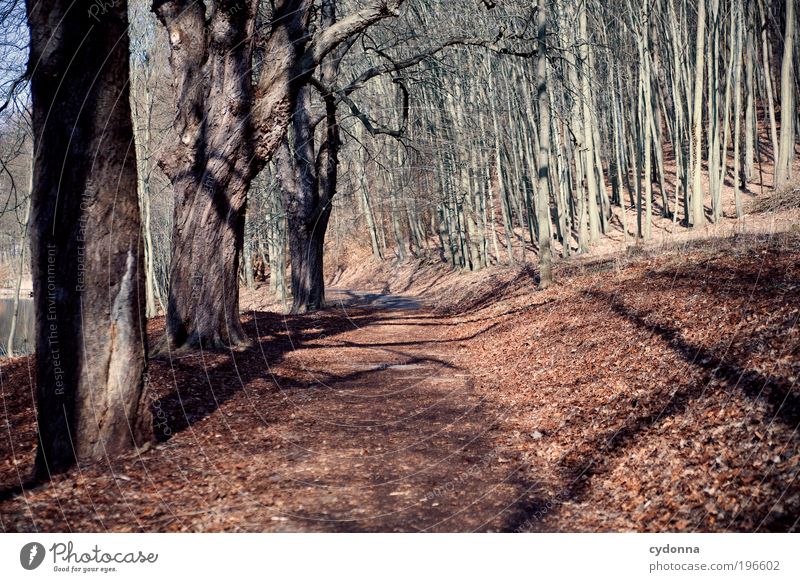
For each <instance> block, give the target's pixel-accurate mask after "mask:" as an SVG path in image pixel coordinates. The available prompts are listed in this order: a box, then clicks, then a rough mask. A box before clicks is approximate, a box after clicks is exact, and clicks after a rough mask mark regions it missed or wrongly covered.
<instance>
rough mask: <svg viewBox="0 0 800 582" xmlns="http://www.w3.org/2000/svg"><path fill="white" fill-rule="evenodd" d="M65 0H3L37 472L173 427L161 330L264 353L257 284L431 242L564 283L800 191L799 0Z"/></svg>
mask: <svg viewBox="0 0 800 582" xmlns="http://www.w3.org/2000/svg"><path fill="white" fill-rule="evenodd" d="M51 4H52V6H48V7H46V8H45V7H42V6H44V5H42V6H39V5H35V6H34V5H31V6H29V7H28V13H27V14H26V8H25V6H24V5H23V3H22V2H19V1H15V0H3V1H2V3H0V23H2V28H1V29H0V30H2V37H0V51H2V57H3V68H2V70H0V85H1V86H2V95H1V96H2V98H3V99H2V105H0V107H2V111H0V187H2V190H1V191H2V193H3V200H2V203H3V205H4V206H3V208H2V216H0V230H1V231H2V232H0V236H1V237H2V239H0V275H2V277H0V278H2V280H3V286H4V288H5V289H4V294H3V296H2V300H3V301H4V303H3V304H2V305H3V313H2V314H0V315H2V317H0V320H1V321H0V324H1V325H0V334H2V335H3V340H2V342H0V343H2V344H3V345H4V346H5V348H4V351H5V352H6V353H7V354H8V355H13V353H14V352H15V351H16V352H17V353H31V352H32V351H33V349H32V348H33V344H34V343H35V344H36V345H37V346H39V349H37V350H36V353H35V355H34V356H33V357H34V358H35V360H36V368H37V371H36V377H37V378H38V380H37V382H38V388H37V402H36V406H37V407H38V415H39V416H38V418H39V420H38V426H39V431H40V432H39V437H38V443H39V448H38V453H37V459H36V462H35V465H36V471H35V473H36V475H37V478H43V477H45V476H50V475H52V474H55V473H58V472H61V471H65V470H69V468H70V467H71V466H72V465H73V464H74V463H75V462H76V461H83V460H87V461H88V460H96V459H99V458H105V457H113V456H115V454H116V453H120V454H123V453H125V452H126V451H129V450H142V448H143V447H149V446H150V445H149V444H148V443H150V442H151V441H152V439H153V434H152V432H153V430H152V427H153V424H154V422H157V421H158V416H157V411H156V410H154V409H153V408H152V401H151V399H150V398H149V397H148V395H147V391H148V388H147V382H146V381H145V378H146V374H145V370H146V367H147V361H148V358H155V359H154V360H153V361H156V362H157V361H158V358H163V357H165V354H167V355H169V357H172V356H173V355H178V356H180V357H183V356H184V355H186V357H192V354H196V353H197V352H198V351H200V352H201V353H203V352H204V351H205V350H211V351H212V352H213V351H215V350H223V351H224V350H230V351H231V353H232V354H235V353H240V352H244V353H247V351H248V350H250V349H253V346H254V343H253V342H254V340H253V339H252V330H251V329H250V327H248V324H247V323H243V320H242V318H241V317H240V311H241V307H243V306H244V305H243V304H244V303H247V305H251V304H253V303H254V302H255V303H256V304H259V305H269V306H270V307H269V308H270V309H278V310H280V311H282V312H284V313H290V314H292V315H293V316H294V315H297V316H303V315H304V314H308V317H312V318H313V317H317V316H316V315H314V314H316V313H318V312H320V311H324V310H325V309H326V308H328V307H330V306H331V305H332V303H331V297H326V283H327V284H330V283H331V282H335V285H336V287H337V288H339V289H341V286H342V285H343V284H344V282H346V281H350V282H352V281H356V280H359V279H358V277H359V274H358V271H359V270H361V271H363V272H362V275H363V273H364V272H365V273H372V274H373V275H374V274H375V273H378V272H394V271H396V272H401V271H402V270H403V269H404V268H406V266H407V265H409V264H413V265H415V266H416V267H424V268H428V267H435V268H439V269H443V270H444V272H448V273H449V272H452V273H457V274H458V273H460V274H462V275H463V276H464V277H467V274H468V273H476V272H480V271H482V270H484V269H487V268H489V267H503V268H510V269H512V270H520V269H521V270H522V272H527V273H529V275H530V276H529V281H528V282H529V285H530V288H531V289H535V288H538V289H541V290H545V289H547V288H548V287H549V286H551V285H552V284H553V283H554V282H555V283H559V281H558V273H559V272H564V271H563V269H565V268H568V267H567V265H570V264H572V263H575V264H577V265H582V264H585V263H586V261H587V260H588V261H591V257H592V256H597V257H601V256H604V255H606V254H608V253H615V252H623V253H624V252H625V251H626V249H628V251H627V252H629V253H630V252H634V253H635V252H636V249H639V248H640V247H642V248H650V247H652V245H651V244H650V243H651V242H652V243H659V242H661V243H666V242H667V241H670V240H686V239H688V238H693V239H702V238H703V237H706V236H709V233H710V232H712V231H713V229H714V228H715V227H720V226H723V227H724V226H725V225H729V228H731V229H733V230H735V229H737V228H740V229H741V230H742V231H744V226H743V225H744V224H745V220H747V219H748V218H749V216H748V215H753V214H761V213H762V212H763V210H764V209H772V210H789V211H790V212H789V215H787V216H788V219H787V220H788V222H789V223H791V221H792V220H793V219H792V218H791V217H792V216H793V215H792V214H791V211H792V209H793V208H794V207H795V206H796V198H797V196H798V195H797V191H798V179H797V175H798V171H800V166H799V165H798V161H797V144H798V127H800V110H799V109H798V107H797V95H798V90H800V75H799V73H798V68H800V67H798V64H797V62H798V56H797V55H798V50H797V41H798V39H797V36H798V32H797V30H798V27H797V20H798V16H797V11H796V8H795V2H794V0H786V1H774V0H773V1H770V0H757V1H752V0H730V1H722V0H697V1H695V0H643V1H642V2H634V1H631V0H625V1H622V0H613V1H591V0H564V1H559V2H552V3H549V2H544V1H542V0H539V1H538V2H530V1H518V0H509V1H499V2H491V1H487V0H481V1H479V0H456V1H444V0H441V1H438V0H431V1H424V0H406V1H403V0H381V1H375V2H370V1H367V0H343V1H336V0H319V1H312V0H279V1H277V2H268V3H267V2H258V1H256V0H253V1H251V2H233V1H224V0H219V1H209V2H206V3H204V2H187V1H183V0H156V1H155V2H154V3H152V4H151V3H149V2H144V1H139V0H131V1H130V2H127V3H122V2H121V3H114V4H113V5H111V4H109V3H102V2H99V3H98V2H84V3H78V6H79V9H75V8H69V7H67V6H65V5H63V4H62V3H60V2H53V3H51ZM48 10H50V11H51V13H53V14H61V15H62V16H63V19H62V20H61V21H59V24H58V25H54V24H53V19H52V18H50V19H48V18H46V17H45V12H46V11H48ZM28 26H30V29H31V36H30V38H29V37H28V32H27V28H28ZM54 26H55V28H53V27H54ZM62 27H63V29H64V30H73V29H74V30H75V31H80V30H84V31H85V32H86V39H88V41H87V42H83V41H81V40H80V39H79V38H77V37H75V35H74V34H61V33H60V30H61V29H62ZM53 39H56V41H57V42H56V44H57V48H56V49H54V48H53V46H52V45H53V43H54V40H53ZM120 39H124V42H121V40H120ZM59 43H60V44H59ZM87 43H88V44H87ZM29 45H30V46H29ZM29 49H30V51H31V57H32V58H31V60H30V63H29V64H27V68H26V62H27V51H28V50H29ZM54 51H55V52H54ZM58 55H74V56H75V59H74V62H73V63H69V64H68V62H67V60H65V59H63V58H60V57H59V56H58ZM76 63H77V64H76ZM54 79H57V80H59V82H58V83H56V82H54V81H53V80H54ZM52 111H58V112H59V113H60V114H61V115H52V114H51V112H52ZM76 128H78V129H79V131H77V130H76ZM109 128H113V129H109ZM76 134H77V135H78V136H79V138H80V139H75V138H74V136H75V135H76ZM770 205H772V206H770ZM758 220H759V219H756V220H755V222H756V223H758ZM737 221H738V222H737ZM773 226H774V225H773ZM773 226H770V227H768V226H766V222H765V223H764V224H761V225H760V226H757V228H763V229H767V228H773ZM789 228H791V227H789ZM773 230H774V228H773ZM713 232H719V231H718V230H717V231H713ZM648 245H650V246H648ZM630 249H634V250H633V251H631V250H630ZM587 257H588V259H587ZM527 265H532V267H531V270H530V271H528V270H527ZM353 272H355V274H354V273H353ZM554 273H555V277H554ZM374 276H377V275H374ZM565 280H569V278H566V279H565ZM37 281H38V283H37ZM51 284H53V285H54V288H55V287H57V288H58V292H55V291H53V292H51V290H50V286H51ZM361 284H362V285H368V283H367V282H366V281H364V280H363V279H362V280H361ZM385 288H386V289H391V288H393V286H392V281H391V280H387V281H386V282H385ZM409 288H411V287H409ZM337 293H338V290H337ZM29 294H30V295H33V297H34V299H33V301H32V302H31V301H29V300H28V299H27V295H29ZM56 295H58V305H59V310H60V311H58V313H56V310H55V308H54V307H53V305H54V297H55V296H56ZM240 295H241V301H240ZM336 297H337V299H340V298H339V296H338V295H337V296H336ZM359 297H360V296H359ZM245 300H246V301H245ZM240 303H241V304H240ZM61 309H63V310H61ZM50 315H52V316H53V320H55V321H57V325H56V324H52V323H51V320H49V319H48V316H50ZM322 317H324V315H323V316H322ZM147 318H150V319H151V320H152V319H153V318H156V319H157V321H158V322H160V323H158V324H153V323H152V321H151V322H150V323H148V322H147V321H146V320H147ZM162 323H163V327H159V328H158V329H159V333H157V334H156V335H155V336H154V335H153V329H152V325H157V326H158V325H161V324H162ZM52 325H56V328H57V333H56V332H53V331H52V330H53V329H54V328H53V327H52ZM148 326H150V329H149V331H148ZM148 333H149V334H150V339H149V341H148V339H147V336H148ZM37 334H38V336H37ZM53 334H56V336H57V341H56V342H55V345H56V346H57V347H56V348H54V347H53V346H54V341H53V337H54V335H53ZM15 336H16V337H17V338H21V337H24V341H19V340H17V341H14V340H13V339H11V338H14V337H15ZM256 343H257V344H258V341H256ZM259 345H260V344H259ZM42 347H46V348H47V349H42ZM73 351H74V352H75V353H78V354H79V356H77V357H76V358H74V361H72V359H71V358H70V359H69V360H67V359H65V358H62V357H61V354H62V353H72V352H73ZM119 386H122V387H123V390H122V393H118V392H117V391H116V387H119ZM65 387H66V388H65ZM790 391H791V390H790ZM792 402H793V401H791V402H790V404H791V403H792ZM98 410H99V411H100V416H99V417H98ZM154 414H155V415H156V417H155V420H154V416H153V415H154ZM792 418H793V417H792ZM186 422H187V423H189V421H188V420H186ZM156 432H157V431H156ZM67 445H69V446H67Z"/></svg>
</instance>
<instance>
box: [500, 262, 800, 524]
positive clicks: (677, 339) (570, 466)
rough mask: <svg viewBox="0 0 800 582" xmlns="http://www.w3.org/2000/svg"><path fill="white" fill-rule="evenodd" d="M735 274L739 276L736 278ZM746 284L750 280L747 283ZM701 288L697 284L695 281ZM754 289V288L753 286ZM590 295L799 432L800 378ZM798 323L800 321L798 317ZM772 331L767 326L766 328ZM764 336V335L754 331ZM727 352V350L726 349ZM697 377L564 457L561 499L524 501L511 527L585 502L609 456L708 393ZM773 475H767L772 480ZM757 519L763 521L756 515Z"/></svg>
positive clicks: (610, 298)
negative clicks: (729, 354) (768, 371)
mask: <svg viewBox="0 0 800 582" xmlns="http://www.w3.org/2000/svg"><path fill="white" fill-rule="evenodd" d="M734 279H737V278H735V277H734ZM741 285H744V286H746V283H744V282H743V283H741ZM689 287H692V288H696V287H697V283H694V284H693V285H689ZM748 290H749V288H748ZM586 297H587V299H590V300H593V301H594V302H598V303H600V304H603V305H605V306H606V307H607V308H609V309H610V310H611V311H612V312H613V313H614V314H616V315H617V316H618V317H620V318H621V319H622V320H624V321H626V322H628V323H629V324H632V325H633V326H635V327H636V328H639V329H644V330H646V331H648V332H649V333H651V334H653V335H655V336H657V337H658V338H660V339H661V340H662V341H663V342H664V343H665V344H666V345H667V346H668V347H669V348H670V349H671V350H672V351H673V352H674V353H676V354H677V355H678V356H680V358H681V359H682V360H683V361H684V362H686V364H687V365H688V366H691V367H694V368H696V369H699V370H701V371H702V372H703V374H704V381H703V383H704V384H705V385H706V386H707V385H708V384H709V383H710V382H711V381H712V380H714V381H716V382H715V383H718V384H720V385H721V386H722V387H723V389H724V390H725V392H727V393H732V392H735V393H739V394H741V395H743V396H745V397H747V398H748V399H749V400H751V401H753V402H758V401H760V402H763V403H765V404H767V406H768V412H767V413H766V414H765V417H767V418H766V420H768V421H769V422H773V421H778V422H781V423H783V424H784V425H785V426H786V427H788V429H789V431H794V432H792V434H793V435H794V434H796V430H797V428H798V427H800V391H799V390H798V388H797V386H796V382H795V381H790V380H789V379H785V378H778V377H772V376H767V375H764V374H762V373H761V372H759V371H757V370H755V369H748V368H746V367H744V366H742V365H739V364H737V363H736V362H732V361H726V360H725V358H724V357H719V356H717V353H716V352H715V351H713V350H711V349H708V348H705V347H702V346H700V345H695V344H692V343H690V342H688V341H686V340H685V339H683V336H682V332H681V330H679V329H676V328H674V327H671V326H669V325H666V324H663V323H653V322H651V321H648V314H647V313H644V312H640V311H637V310H635V309H633V308H631V307H629V306H627V305H625V304H624V303H623V302H622V301H621V300H620V299H619V297H618V296H616V295H614V294H611V293H607V292H601V291H587V292H586ZM794 325H796V321H795V322H794ZM763 333H764V334H766V333H768V332H767V331H765V332H763ZM752 337H753V338H754V339H753V341H754V342H757V341H758V337H759V334H755V335H754V336H752ZM723 353H724V351H723ZM701 388H702V386H698V383H696V382H690V383H688V384H687V385H684V386H683V387H681V388H678V389H676V390H674V391H672V392H670V393H667V394H664V393H662V394H654V395H653V398H652V399H651V400H650V401H649V402H644V403H640V405H639V408H640V409H641V412H639V413H638V414H630V415H628V416H627V417H624V418H619V419H618V420H619V421H620V423H621V424H620V425H619V426H618V428H615V429H612V430H604V431H601V432H598V433H596V434H594V435H592V436H591V437H590V438H589V441H588V442H586V443H584V444H585V445H586V447H587V448H588V449H589V450H590V451H591V453H589V454H586V455H583V456H578V457H572V458H567V459H564V461H563V465H564V469H563V471H562V477H561V479H562V484H561V486H560V492H559V493H558V495H557V496H556V498H551V499H547V498H541V497H536V498H534V499H532V500H528V501H525V502H524V503H520V504H518V505H517V506H516V507H515V508H514V511H513V513H512V514H511V516H510V517H509V519H508V520H507V522H506V525H505V527H506V529H507V530H508V531H527V530H540V529H541V528H542V519H543V518H544V517H545V516H547V515H549V514H557V513H558V512H559V506H560V504H561V503H562V502H563V501H567V500H570V501H580V500H581V499H582V498H584V497H585V495H586V494H587V493H588V491H589V483H590V479H589V478H590V477H592V476H594V475H596V474H598V473H604V472H606V471H607V467H605V466H604V465H605V461H606V460H607V459H608V458H610V457H613V456H618V455H619V454H620V453H621V452H622V451H624V450H626V449H627V448H628V447H630V446H631V445H633V444H634V443H635V442H636V439H637V438H638V437H640V436H641V435H642V434H643V433H644V432H645V431H647V430H649V429H651V428H652V427H654V426H656V425H657V424H658V423H661V422H663V421H664V420H666V419H668V418H671V417H676V416H680V415H682V414H685V413H686V412H687V411H688V409H689V407H690V405H691V404H692V402H693V401H695V400H697V399H698V398H700V397H701V396H703V395H704V393H705V392H706V390H704V389H701ZM767 477H768V476H765V477H764V478H765V479H766V478H767ZM756 521H757V522H758V521H759V520H756ZM793 521H794V518H793V517H792V516H791V515H788V516H787V515H778V516H776V517H774V518H772V519H770V520H767V519H766V518H764V520H763V522H762V523H763V526H762V527H763V529H766V530H774V531H788V530H789V529H791V528H792V527H794V525H793Z"/></svg>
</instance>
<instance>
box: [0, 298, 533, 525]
mask: <svg viewBox="0 0 800 582" xmlns="http://www.w3.org/2000/svg"><path fill="white" fill-rule="evenodd" d="M331 300H332V301H331V302H332V303H334V304H335V305H336V307H335V308H333V309H331V310H329V311H328V312H325V313H324V314H320V315H317V316H306V317H305V318H288V317H282V316H277V315H274V314H267V313H256V314H252V318H251V320H250V321H249V323H248V331H249V332H250V333H251V336H254V335H255V336H257V337H259V342H258V343H257V345H255V346H254V347H253V348H251V349H250V350H248V351H247V352H245V353H243V354H233V355H230V354H204V355H200V356H197V355H192V356H189V357H182V358H174V359H172V360H170V359H169V358H161V359H157V360H155V361H154V362H153V363H152V365H151V372H150V379H151V387H152V388H153V390H154V391H155V392H156V394H157V395H158V396H159V398H158V400H155V401H154V411H155V412H156V415H157V420H158V418H159V417H161V416H162V415H163V420H164V422H163V424H160V425H159V426H158V427H157V430H160V431H161V434H160V436H161V440H162V441H163V442H162V443H161V444H159V445H158V446H156V447H155V449H154V450H151V451H149V452H147V453H146V454H144V455H142V457H141V458H140V459H130V460H129V461H128V462H126V463H122V464H120V465H119V466H117V465H115V466H114V467H113V471H112V472H111V473H110V474H109V473H108V466H107V465H104V464H99V465H96V466H87V467H83V468H81V469H80V470H78V471H77V472H74V473H73V474H71V475H69V476H67V477H60V478H58V479H56V481H55V482H54V483H53V484H52V485H50V486H46V487H39V488H36V489H34V490H33V491H30V492H28V493H26V494H24V495H18V494H15V492H14V491H13V486H14V485H15V484H18V479H19V477H17V476H16V470H15V471H13V472H12V471H4V477H6V479H4V482H5V484H6V485H8V486H9V487H8V488H7V489H6V495H5V496H6V497H10V499H8V500H7V501H6V502H5V504H4V505H3V506H2V509H3V511H2V521H3V528H4V529H6V530H19V529H22V530H30V529H44V530H48V531H52V530H70V529H72V530H75V531H81V530H86V529H90V530H96V529H100V530H103V529H108V530H127V529H132V530H139V529H144V530H189V531H213V530H234V531H298V530H299V531H425V530H433V531H437V530H442V531H453V530H458V531H463V530H468V531H471V530H487V529H490V530H491V529H509V527H510V525H511V521H510V519H511V515H512V514H513V508H514V506H515V504H516V503H517V498H518V496H519V493H520V491H523V490H524V489H525V487H524V485H523V484H522V483H520V482H518V481H517V480H515V477H514V471H513V470H512V468H511V466H510V465H508V463H507V460H506V459H504V458H503V455H502V453H501V452H500V451H499V450H496V449H495V445H494V444H492V442H491V439H490V438H489V435H490V434H491V433H492V431H493V430H494V429H495V428H496V427H497V423H498V415H499V414H500V413H499V412H498V410H496V409H494V408H493V407H491V406H488V405H487V404H486V402H484V401H483V400H482V398H481V397H480V395H479V394H478V392H477V391H476V390H475V388H474V382H473V379H472V377H471V376H470V372H469V370H468V368H467V367H465V366H464V365H463V362H459V361H458V358H457V357H456V350H455V349H454V348H455V347H456V346H457V345H458V342H457V341H456V342H454V341H451V340H447V339H446V338H445V337H444V334H443V329H446V328H443V327H442V326H447V325H448V324H447V323H446V322H443V321H442V320H440V319H439V318H436V317H435V316H433V315H432V313H431V312H430V310H429V309H427V308H426V307H425V306H424V305H422V303H421V302H420V301H419V300H417V299H415V298H413V297H407V296H394V295H383V294H380V293H372V294H369V293H355V292H350V291H338V292H337V291H334V292H333V293H331ZM280 327H282V328H283V329H282V330H277V331H276V328H280ZM6 374H8V372H6ZM6 387H8V383H6ZM176 387H177V388H176ZM28 413H32V409H30V410H28ZM26 433H27V434H26ZM16 434H17V435H18V436H19V441H20V442H18V443H17V446H16V447H15V453H16V454H15V456H16V460H17V463H16V464H15V467H14V468H15V469H16V468H19V467H20V466H22V467H23V471H22V472H21V473H20V474H21V475H22V474H24V471H25V469H24V468H25V467H26V466H27V465H28V464H29V463H30V461H31V459H32V456H31V453H32V449H31V447H30V441H29V442H27V443H26V442H25V439H26V437H30V436H32V434H31V431H21V432H18V433H16ZM15 440H16V439H15ZM20 451H25V454H21V452H20ZM4 456H6V455H4ZM10 456H12V457H13V456H14V455H10ZM4 468H5V467H4ZM15 481H17V483H15ZM9 492H10V495H9Z"/></svg>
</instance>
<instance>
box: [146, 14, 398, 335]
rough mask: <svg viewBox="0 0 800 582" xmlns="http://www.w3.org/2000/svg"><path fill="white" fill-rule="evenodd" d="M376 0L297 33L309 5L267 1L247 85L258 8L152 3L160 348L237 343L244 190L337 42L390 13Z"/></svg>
mask: <svg viewBox="0 0 800 582" xmlns="http://www.w3.org/2000/svg"><path fill="white" fill-rule="evenodd" d="M402 3H403V0H379V1H375V2H373V3H370V4H368V5H367V6H365V7H364V8H362V9H361V10H359V11H357V12H354V13H353V14H351V15H349V16H348V17H347V18H344V19H342V20H341V21H339V22H337V23H336V24H335V25H334V26H330V27H327V28H324V29H323V30H321V31H320V32H319V33H318V34H316V35H315V36H314V37H313V38H312V37H310V35H309V34H308V28H307V24H308V19H309V16H310V13H311V8H312V6H313V1H312V0H277V1H276V2H274V3H273V4H272V20H271V23H269V25H268V30H267V31H266V33H265V34H264V35H263V37H264V38H265V40H264V41H263V45H260V46H259V49H260V51H261V52H262V53H263V55H264V57H263V62H262V63H261V64H260V67H259V70H260V76H259V78H258V80H257V81H256V80H255V79H254V77H253V59H252V54H253V42H254V41H253V38H254V34H253V32H254V28H255V21H256V12H257V7H258V4H259V3H258V0H248V1H247V2H241V1H239V2H237V1H234V0H219V1H217V2H214V3H213V4H212V5H210V7H206V5H205V3H204V2H202V1H195V0H155V1H154V3H153V11H154V12H155V13H156V15H157V16H158V18H159V20H160V21H161V23H162V24H163V25H164V27H165V28H166V30H167V32H168V34H169V39H170V47H171V51H170V65H171V68H172V74H173V78H174V80H175V81H174V83H175V89H176V103H175V107H176V111H177V117H176V129H177V133H178V138H179V139H178V141H179V143H178V145H177V146H176V147H175V149H173V150H172V151H171V152H169V153H168V154H167V155H166V156H164V157H163V158H162V160H161V167H162V169H164V171H165V173H166V174H167V176H168V177H169V178H170V180H171V182H172V185H173V187H174V189H175V196H176V203H175V216H174V226H173V236H172V265H171V268H170V293H169V304H168V307H167V333H166V338H165V339H166V342H167V344H168V345H169V346H170V347H171V348H184V347H185V348H192V347H196V346H210V347H222V346H238V345H244V344H246V343H247V340H246V338H245V335H244V332H243V331H242V328H241V324H240V322H239V290H238V281H237V278H238V272H239V261H240V258H241V253H242V246H243V242H244V214H245V208H246V203H247V192H248V190H249V187H250V183H251V181H252V179H253V177H254V176H255V175H256V174H257V172H258V171H259V170H260V169H261V168H263V166H264V164H266V163H267V162H268V161H269V160H270V159H271V158H272V156H273V154H274V153H275V151H276V150H277V149H278V147H279V146H280V144H281V142H282V141H283V138H284V136H285V133H286V128H287V126H288V124H289V122H290V119H291V116H292V113H293V111H294V106H295V102H296V100H297V95H298V92H299V90H300V88H301V87H302V86H303V85H304V84H305V83H306V82H307V81H308V79H309V76H310V75H311V73H312V72H313V70H314V69H315V68H316V66H317V65H318V64H319V63H320V62H321V60H322V59H323V58H324V56H325V55H327V54H328V53H330V52H331V51H332V50H334V49H335V48H336V47H337V46H339V44H340V43H341V42H343V41H344V40H346V39H347V38H348V37H350V36H352V35H354V34H357V33H358V32H360V31H362V30H364V29H365V28H367V27H369V26H370V25H371V24H373V23H374V22H377V21H378V20H381V19H383V18H387V17H390V16H393V15H395V14H396V11H397V8H398V7H399V6H400V5H401V4H402Z"/></svg>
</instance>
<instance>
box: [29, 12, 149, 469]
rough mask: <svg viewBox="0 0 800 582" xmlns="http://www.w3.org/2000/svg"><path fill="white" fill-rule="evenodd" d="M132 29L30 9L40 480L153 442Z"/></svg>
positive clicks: (112, 17) (115, 19)
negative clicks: (132, 85)
mask: <svg viewBox="0 0 800 582" xmlns="http://www.w3.org/2000/svg"><path fill="white" fill-rule="evenodd" d="M127 20H128V18H127V2H118V3H116V4H111V5H108V6H107V7H106V13H105V16H104V21H103V24H102V26H98V25H97V23H96V22H95V20H94V19H92V18H91V17H90V15H89V14H88V13H87V11H85V10H80V9H76V8H74V7H73V6H72V4H71V3H68V2H47V3H37V2H33V1H31V2H29V3H28V22H29V24H30V28H31V62H33V63H36V67H35V68H34V69H33V75H32V78H31V97H32V102H33V134H34V148H35V154H34V161H33V191H32V194H31V196H32V202H31V249H32V270H33V289H34V302H35V305H36V314H37V315H36V369H37V403H38V418H37V421H38V427H39V448H38V451H37V456H36V471H37V474H38V475H39V476H41V477H47V476H48V475H50V474H53V473H55V472H59V471H63V470H65V469H66V468H67V467H69V466H70V465H71V464H72V463H74V462H75V461H76V460H84V459H101V458H106V457H109V456H113V455H117V454H119V453H122V452H125V451H128V450H130V449H131V448H133V447H134V446H137V445H143V444H144V443H145V442H149V441H150V440H151V439H152V436H153V432H152V426H151V416H150V411H149V408H148V400H147V398H146V395H145V390H144V382H143V373H144V369H145V355H146V354H145V352H146V344H145V342H146V338H145V336H144V334H143V327H144V301H145V298H144V293H143V289H144V277H143V261H142V244H141V230H140V229H141V224H140V220H139V205H138V200H137V192H136V159H135V155H134V148H133V147H132V145H131V144H132V143H133V125H132V123H131V110H130V102H129V99H128V82H129V64H128V36H127V26H128V22H127ZM54 111H56V112H58V115H53V114H52V112H54ZM76 132H78V134H79V135H80V136H81V139H80V140H76V139H74V137H75V135H76ZM63 168H69V171H68V172H64V171H63Z"/></svg>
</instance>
